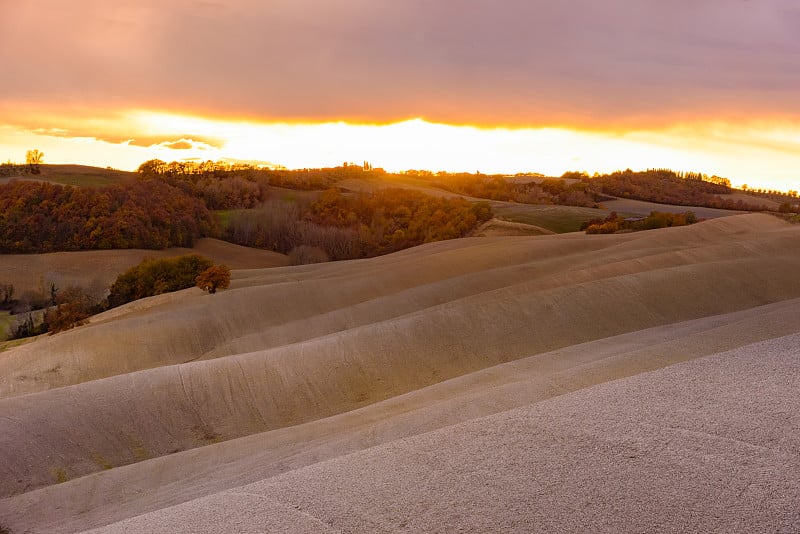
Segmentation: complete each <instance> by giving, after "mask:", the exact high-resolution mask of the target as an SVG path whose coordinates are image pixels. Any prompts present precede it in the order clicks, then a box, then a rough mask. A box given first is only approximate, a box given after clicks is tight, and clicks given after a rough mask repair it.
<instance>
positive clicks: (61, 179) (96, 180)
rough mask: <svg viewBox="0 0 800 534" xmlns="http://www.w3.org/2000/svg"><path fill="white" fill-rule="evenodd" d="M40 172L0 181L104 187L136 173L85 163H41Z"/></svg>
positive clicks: (126, 179) (124, 179) (129, 177)
mask: <svg viewBox="0 0 800 534" xmlns="http://www.w3.org/2000/svg"><path fill="white" fill-rule="evenodd" d="M40 169H41V174H36V175H31V174H28V175H25V176H18V177H17V176H11V177H8V178H3V179H0V183H3V182H8V181H11V180H30V181H36V182H50V183H54V184H61V185H71V186H75V187H105V186H109V185H114V184H119V183H125V182H129V181H131V180H134V179H135V177H136V173H133V172H128V171H120V170H116V169H103V168H100V167H89V166H87V165H41V167H40Z"/></svg>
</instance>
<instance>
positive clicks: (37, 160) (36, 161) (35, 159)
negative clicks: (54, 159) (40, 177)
mask: <svg viewBox="0 0 800 534" xmlns="http://www.w3.org/2000/svg"><path fill="white" fill-rule="evenodd" d="M43 161H44V152H42V151H41V150H37V149H33V150H28V151H27V152H26V153H25V163H26V164H27V165H28V167H29V168H30V170H31V174H41V172H42V171H41V169H39V165H41V164H42V162H43Z"/></svg>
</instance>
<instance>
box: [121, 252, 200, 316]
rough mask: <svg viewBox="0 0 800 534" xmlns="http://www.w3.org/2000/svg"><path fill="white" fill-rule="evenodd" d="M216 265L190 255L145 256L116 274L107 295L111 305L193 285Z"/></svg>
mask: <svg viewBox="0 0 800 534" xmlns="http://www.w3.org/2000/svg"><path fill="white" fill-rule="evenodd" d="M212 265H213V262H212V261H211V260H209V259H208V258H205V257H203V256H200V255H198V254H187V255H185V256H177V257H174V258H163V259H145V260H143V261H142V262H141V263H139V264H138V265H136V266H134V267H131V268H130V269H128V270H127V271H125V272H124V273H122V274H120V275H119V276H118V277H117V280H116V281H115V282H114V285H112V286H111V291H110V293H109V295H108V306H109V307H110V308H114V307H116V306H121V305H122V304H125V303H126V302H132V301H134V300H138V299H142V298H145V297H152V296H154V295H160V294H162V293H170V292H172V291H178V290H181V289H186V288H189V287H192V286H193V285H194V284H195V280H196V278H197V276H198V275H199V274H200V273H202V272H204V271H205V270H207V269H208V268H209V267H211V266H212Z"/></svg>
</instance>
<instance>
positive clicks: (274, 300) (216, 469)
mask: <svg viewBox="0 0 800 534" xmlns="http://www.w3.org/2000/svg"><path fill="white" fill-rule="evenodd" d="M798 245H800V228H798V227H796V226H791V225H788V224H785V223H783V222H781V221H779V220H777V219H775V218H772V217H769V216H764V215H745V216H737V217H728V218H724V219H718V220H714V221H709V222H706V223H702V224H699V225H695V226H692V227H684V228H674V229H667V230H663V231H655V232H641V233H637V234H625V235H613V236H586V235H582V234H572V235H559V236H541V237H521V238H475V239H468V240H459V241H452V242H446V243H436V244H431V245H427V246H424V247H418V248H416V249H411V250H407V251H404V252H401V253H398V254H393V255H390V256H385V257H381V258H374V259H371V260H365V261H354V262H341V263H334V264H324V265H311V266H303V267H293V268H287V267H284V268H277V269H252V270H240V271H237V272H236V273H235V279H234V283H233V284H232V289H231V290H229V291H226V292H223V293H219V294H217V295H213V296H212V295H205V294H203V293H202V292H200V291H199V290H197V291H194V290H187V291H185V292H180V293H177V294H173V295H168V296H161V297H156V298H153V299H146V300H145V301H141V302H139V303H133V304H132V305H130V306H126V307H122V308H120V309H119V310H114V311H113V312H111V313H109V314H107V315H106V316H104V317H99V318H98V319H97V321H96V322H95V324H92V325H89V326H87V327H84V328H81V329H78V330H75V331H72V332H67V333H64V334H60V335H57V336H52V337H49V338H45V339H43V340H40V341H37V342H36V343H33V344H31V345H28V346H23V347H19V348H16V349H13V350H11V351H8V352H6V353H3V354H2V355H0V393H1V394H2V397H4V398H1V399H0V494H2V496H4V497H8V498H7V499H5V500H3V501H0V525H8V526H10V527H12V528H13V529H14V530H13V531H14V532H16V531H17V530H20V531H24V529H25V528H30V529H31V530H32V531H37V530H38V531H64V532H70V531H76V530H80V529H83V528H89V527H93V526H100V525H104V524H108V523H111V522H114V521H119V520H121V519H125V518H127V517H132V516H136V515H139V514H142V513H146V512H150V511H153V510H157V509H159V508H164V507H167V506H172V505H176V504H179V503H182V502H186V501H189V500H191V499H194V498H199V497H203V496H207V495H212V494H215V493H218V492H220V491H222V490H225V489H227V488H236V487H239V486H241V485H243V484H246V483H248V482H254V481H256V480H261V479H266V478H269V477H271V476H274V475H276V474H280V473H285V472H289V471H291V470H293V469H296V468H302V467H303V466H308V465H311V464H314V463H315V462H317V461H319V460H321V459H327V458H331V459H335V458H337V457H338V456H340V455H342V454H346V453H349V452H352V451H358V450H361V449H364V448H365V447H370V446H373V445H377V444H381V443H391V442H392V440H394V439H397V438H404V437H408V436H414V435H416V434H419V433H420V432H426V431H429V430H434V429H437V428H442V429H446V428H447V427H448V426H450V425H453V424H455V423H460V422H463V421H469V420H470V419H472V418H474V417H481V416H485V415H488V414H493V413H498V412H500V411H502V410H507V409H509V408H513V407H517V406H522V407H525V406H536V405H537V403H539V402H541V401H543V400H546V399H548V398H551V397H553V396H556V395H561V394H564V393H566V392H571V391H578V390H581V389H582V388H585V387H587V386H591V385H593V384H600V383H603V382H606V381H609V380H614V379H617V378H621V377H626V376H632V375H636V374H637V373H641V372H643V371H649V370H653V369H658V368H661V367H664V366H668V365H670V364H673V363H676V362H681V361H684V360H687V359H693V358H697V357H700V356H704V355H707V354H713V353H714V352H719V351H722V350H728V349H732V348H736V347H741V346H743V345H746V344H749V343H753V342H757V341H761V340H764V339H771V338H776V337H779V336H785V335H789V334H793V333H796V332H798V331H800V324H798V322H800V314H799V313H797V312H798V311H800V300H798V299H800V287H798V285H797V284H796V282H795V275H796V272H797V271H798V268H800V247H799V246H798ZM181 451H183V452H181ZM287 476H288V475H287ZM298 476H299V475H298ZM64 480H68V482H66V483H60V484H59V483H58V482H62V481H64ZM53 505H57V509H53V508H52V506H53ZM232 506H233V505H232ZM48 507H50V508H49V509H50V510H51V511H50V512H48V513H41V512H37V510H41V509H42V508H48ZM279 508H280V507H279ZM231 509H233V508H231ZM269 514H271V515H270V517H275V518H276V520H279V521H290V522H291V521H294V520H298V521H299V520H300V519H298V518H292V517H289V516H284V515H281V514H280V513H278V512H277V511H275V510H272V511H270V512H269ZM164 518H166V516H164ZM162 519H163V518H162ZM306 519H308V518H306ZM165 520H166V519H165ZM326 521H327V520H326ZM287 524H289V523H287ZM310 524H315V525H317V526H319V525H318V524H317V523H314V522H313V521H312V523H310ZM297 525H300V526H298V527H297V528H301V526H302V525H301V523H297ZM302 528H305V527H302ZM348 528H350V527H348ZM353 528H355V527H353ZM432 528H434V527H432ZM476 528H477V527H476ZM434 529H435V528H434ZM168 530H169V529H167V530H165V531H168Z"/></svg>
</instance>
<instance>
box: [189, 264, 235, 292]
mask: <svg viewBox="0 0 800 534" xmlns="http://www.w3.org/2000/svg"><path fill="white" fill-rule="evenodd" d="M230 284H231V270H230V269H229V268H228V266H227V265H212V266H211V267H209V268H208V269H206V270H205V271H203V272H202V273H200V274H199V275H197V278H195V285H197V287H199V288H200V289H202V290H203V291H208V292H209V293H210V294H212V295H213V294H214V293H216V292H217V289H227V288H228V286H229V285H230Z"/></svg>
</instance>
